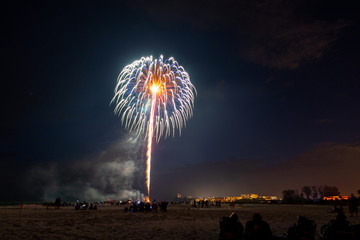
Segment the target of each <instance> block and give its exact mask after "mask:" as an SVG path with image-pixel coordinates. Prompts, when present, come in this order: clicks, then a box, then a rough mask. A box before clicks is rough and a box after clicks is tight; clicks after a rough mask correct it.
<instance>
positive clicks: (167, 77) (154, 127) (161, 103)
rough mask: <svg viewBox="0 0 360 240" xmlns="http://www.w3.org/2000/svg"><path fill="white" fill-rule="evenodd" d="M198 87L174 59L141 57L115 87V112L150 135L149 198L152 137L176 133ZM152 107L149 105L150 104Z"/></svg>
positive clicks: (128, 125)
mask: <svg viewBox="0 0 360 240" xmlns="http://www.w3.org/2000/svg"><path fill="white" fill-rule="evenodd" d="M195 94H196V89H195V87H194V85H192V83H191V82H190V77H189V74H188V73H187V72H186V71H185V69H184V68H183V67H182V66H180V65H179V64H178V63H177V62H176V61H175V60H174V58H172V57H171V58H169V59H165V60H164V59H163V56H160V57H159V59H153V58H152V56H150V57H142V58H141V59H140V60H138V61H135V62H133V63H132V64H130V65H128V66H126V67H125V68H124V69H123V70H122V71H121V73H120V75H119V77H118V82H117V85H116V87H115V96H114V98H113V99H112V101H111V103H113V102H115V104H116V106H115V110H114V112H115V114H118V115H119V116H120V115H121V122H122V124H124V125H125V128H127V129H129V130H130V131H131V130H135V131H136V132H137V133H138V136H140V135H143V134H144V135H145V138H146V137H147V142H148V144H147V153H146V156H147V161H146V183H147V190H148V198H147V200H148V201H149V200H150V169H151V149H152V142H153V138H154V137H155V138H156V140H157V141H159V140H160V138H161V136H165V137H167V136H169V135H171V133H172V135H173V136H174V134H175V130H176V129H177V130H179V134H181V128H183V127H184V126H185V123H186V121H187V120H188V119H189V118H190V117H191V116H192V114H193V112H192V109H193V106H194V95H195ZM149 106H150V107H149Z"/></svg>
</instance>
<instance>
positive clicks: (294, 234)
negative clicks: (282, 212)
mask: <svg viewBox="0 0 360 240" xmlns="http://www.w3.org/2000/svg"><path fill="white" fill-rule="evenodd" d="M315 233H316V224H315V222H314V221H312V220H308V219H307V218H306V217H304V216H299V217H298V220H297V222H296V223H295V224H294V226H291V227H290V228H289V230H288V235H287V237H286V239H287V240H298V239H299V240H300V239H315Z"/></svg>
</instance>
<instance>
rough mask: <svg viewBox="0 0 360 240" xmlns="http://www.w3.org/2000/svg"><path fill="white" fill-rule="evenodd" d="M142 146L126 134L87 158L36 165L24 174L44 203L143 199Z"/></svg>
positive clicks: (138, 141) (138, 140)
mask: <svg viewBox="0 0 360 240" xmlns="http://www.w3.org/2000/svg"><path fill="white" fill-rule="evenodd" d="M144 147H145V145H144V141H143V140H140V139H139V138H136V136H134V135H130V134H129V135H127V136H126V137H124V138H122V139H121V140H119V141H117V142H115V143H112V144H111V145H110V146H109V147H107V148H106V149H105V150H103V151H102V152H100V153H97V154H94V155H93V156H91V157H88V158H87V159H82V160H77V161H72V162H64V163H59V162H51V163H42V164H37V165H35V166H34V167H32V168H30V170H29V171H28V173H27V174H28V179H31V180H30V181H29V183H30V185H31V188H32V189H35V191H33V192H36V193H37V194H38V195H40V196H41V200H43V201H53V200H54V199H55V198H56V197H61V198H62V199H64V200H68V201H73V200H87V201H99V200H106V199H108V198H110V199H117V200H126V199H136V200H137V199H143V197H144V195H143V192H145V174H144V172H145V161H144V159H143V152H144V151H143V150H144ZM37 198H38V197H37Z"/></svg>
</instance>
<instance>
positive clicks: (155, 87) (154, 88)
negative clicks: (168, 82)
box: [150, 84, 160, 94]
mask: <svg viewBox="0 0 360 240" xmlns="http://www.w3.org/2000/svg"><path fill="white" fill-rule="evenodd" d="M150 90H151V92H152V93H153V94H157V93H159V92H160V85H159V84H153V85H151V87H150Z"/></svg>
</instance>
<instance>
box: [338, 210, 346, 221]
mask: <svg viewBox="0 0 360 240" xmlns="http://www.w3.org/2000/svg"><path fill="white" fill-rule="evenodd" d="M336 221H338V222H346V216H345V215H344V214H343V213H342V212H339V214H338V215H337V216H336Z"/></svg>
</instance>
